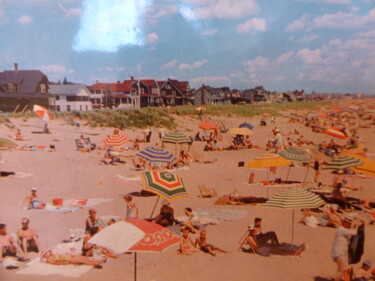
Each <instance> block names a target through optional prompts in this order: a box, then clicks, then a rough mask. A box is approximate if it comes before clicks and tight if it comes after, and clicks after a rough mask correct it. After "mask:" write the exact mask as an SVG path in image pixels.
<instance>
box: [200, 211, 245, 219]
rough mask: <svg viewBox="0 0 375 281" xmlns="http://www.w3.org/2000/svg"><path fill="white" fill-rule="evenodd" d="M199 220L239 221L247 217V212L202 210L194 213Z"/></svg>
mask: <svg viewBox="0 0 375 281" xmlns="http://www.w3.org/2000/svg"><path fill="white" fill-rule="evenodd" d="M195 212H196V213H197V215H198V217H199V218H201V217H205V218H210V219H217V220H219V221H239V220H241V219H243V218H244V217H246V216H247V210H229V209H212V208H204V209H197V210H196V211H195Z"/></svg>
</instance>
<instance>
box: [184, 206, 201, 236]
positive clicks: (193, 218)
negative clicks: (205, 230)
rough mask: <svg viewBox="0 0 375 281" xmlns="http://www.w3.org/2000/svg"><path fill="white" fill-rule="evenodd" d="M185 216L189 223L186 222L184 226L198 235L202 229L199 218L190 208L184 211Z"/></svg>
mask: <svg viewBox="0 0 375 281" xmlns="http://www.w3.org/2000/svg"><path fill="white" fill-rule="evenodd" d="M184 212H185V215H186V216H187V217H188V220H187V221H184V222H183V223H182V225H183V226H184V227H186V228H188V229H189V230H190V231H191V232H193V233H196V232H197V231H198V230H199V229H200V228H201V224H200V222H199V218H198V216H197V214H196V213H195V212H193V210H192V209H191V208H190V207H188V208H185V209H184Z"/></svg>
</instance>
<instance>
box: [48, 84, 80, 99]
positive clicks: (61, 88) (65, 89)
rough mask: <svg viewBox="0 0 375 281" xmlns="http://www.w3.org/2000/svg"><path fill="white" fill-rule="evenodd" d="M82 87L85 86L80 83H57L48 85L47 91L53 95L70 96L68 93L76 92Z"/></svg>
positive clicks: (73, 93)
mask: <svg viewBox="0 0 375 281" xmlns="http://www.w3.org/2000/svg"><path fill="white" fill-rule="evenodd" d="M84 87H85V85H82V84H58V85H50V86H49V92H50V93H51V94H53V95H67V96H70V95H75V94H77V93H78V92H79V91H81V89H82V88H84ZM85 88H86V87H85Z"/></svg>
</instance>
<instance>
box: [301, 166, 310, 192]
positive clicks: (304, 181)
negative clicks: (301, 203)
mask: <svg viewBox="0 0 375 281" xmlns="http://www.w3.org/2000/svg"><path fill="white" fill-rule="evenodd" d="M309 169H310V165H309V166H308V167H307V170H306V174H305V178H304V179H303V184H302V187H305V183H306V179H307V174H308V173H309Z"/></svg>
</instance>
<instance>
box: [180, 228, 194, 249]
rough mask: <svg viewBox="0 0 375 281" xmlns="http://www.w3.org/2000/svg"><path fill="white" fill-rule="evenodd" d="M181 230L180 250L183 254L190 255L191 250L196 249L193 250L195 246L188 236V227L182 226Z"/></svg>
mask: <svg viewBox="0 0 375 281" xmlns="http://www.w3.org/2000/svg"><path fill="white" fill-rule="evenodd" d="M181 231H182V236H181V240H180V252H181V254H183V255H186V256H190V255H191V254H192V253H193V252H196V250H194V249H195V248H196V246H195V245H194V242H193V240H192V239H191V237H190V236H189V235H190V229H188V228H183V229H182V230H181ZM193 248H194V249H193Z"/></svg>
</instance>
